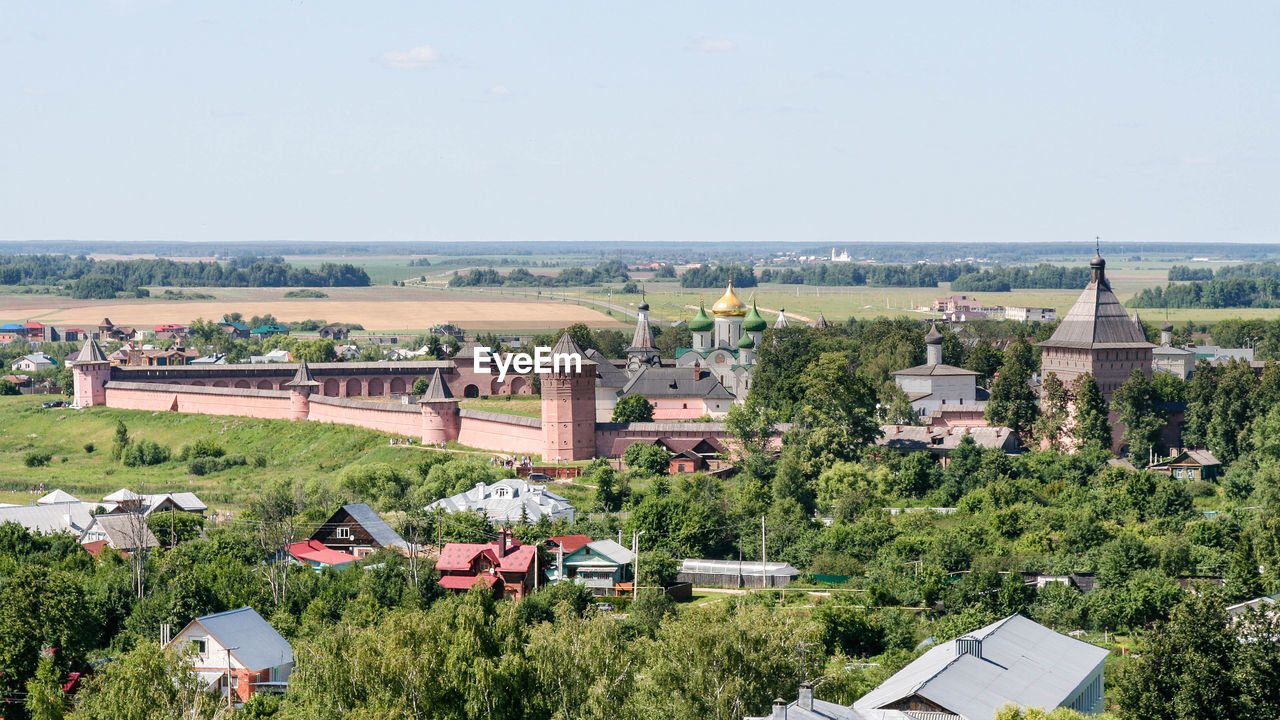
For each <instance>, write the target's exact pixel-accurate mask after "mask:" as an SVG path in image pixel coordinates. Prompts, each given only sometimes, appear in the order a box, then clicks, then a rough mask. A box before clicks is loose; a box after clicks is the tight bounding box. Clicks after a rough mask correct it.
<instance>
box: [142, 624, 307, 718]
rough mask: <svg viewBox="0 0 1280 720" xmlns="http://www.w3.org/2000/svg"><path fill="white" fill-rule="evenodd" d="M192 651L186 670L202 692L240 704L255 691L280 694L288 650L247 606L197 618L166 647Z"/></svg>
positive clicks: (290, 652) (286, 678) (290, 668)
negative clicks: (185, 647)
mask: <svg viewBox="0 0 1280 720" xmlns="http://www.w3.org/2000/svg"><path fill="white" fill-rule="evenodd" d="M187 644H190V645H192V646H193V648H192V652H193V657H192V665H193V666H194V667H193V669H194V670H195V672H196V674H197V675H198V676H199V677H200V679H201V681H203V683H204V685H205V687H207V688H209V689H211V690H214V691H216V692H217V693H218V694H219V695H221V696H222V697H227V694H228V692H230V693H231V697H232V701H233V702H235V703H236V704H240V703H243V702H244V701H246V700H248V699H249V698H250V697H252V696H253V694H254V693H258V692H284V690H285V688H287V687H288V684H289V675H290V673H292V672H293V648H291V647H290V646H289V641H287V640H285V639H284V638H283V637H281V635H280V633H278V632H276V629H275V628H273V627H271V625H270V624H269V623H268V622H267V621H266V620H263V619H262V616H261V615H259V614H258V613H257V611H255V610H254V609H253V608H251V607H242V608H238V609H236V610H228V611H226V612H221V613H215V614H213V615H205V616H203V617H198V618H196V619H195V620H192V621H191V622H190V623H188V624H187V626H186V627H185V628H183V629H182V632H180V633H178V634H177V636H175V637H174V638H173V640H172V641H171V642H170V643H169V644H168V645H167V646H166V647H182V646H183V645H187Z"/></svg>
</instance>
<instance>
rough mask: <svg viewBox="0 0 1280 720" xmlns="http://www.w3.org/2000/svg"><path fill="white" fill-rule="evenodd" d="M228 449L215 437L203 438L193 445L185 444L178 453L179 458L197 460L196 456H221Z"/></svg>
mask: <svg viewBox="0 0 1280 720" xmlns="http://www.w3.org/2000/svg"><path fill="white" fill-rule="evenodd" d="M226 452H227V451H226V450H224V449H223V448H222V446H221V445H219V444H218V441H217V440H214V439H213V438H202V439H200V440H197V441H196V442H195V443H194V444H192V445H184V446H183V448H182V452H181V453H179V454H178V459H179V460H183V461H186V460H195V459H196V458H220V457H222V456H223V455H225V454H226Z"/></svg>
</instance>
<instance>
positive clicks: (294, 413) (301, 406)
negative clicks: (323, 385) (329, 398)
mask: <svg viewBox="0 0 1280 720" xmlns="http://www.w3.org/2000/svg"><path fill="white" fill-rule="evenodd" d="M282 387H285V388H288V390H289V419H290V420H306V419H307V417H309V416H310V415H311V393H313V392H315V389H316V388H318V387H320V383H318V382H316V379H315V378H314V377H311V368H309V367H307V361H306V360H303V361H302V362H300V363H298V372H296V373H294V376H293V379H292V380H290V381H289V382H287V383H285V384H284V385H283V386H282Z"/></svg>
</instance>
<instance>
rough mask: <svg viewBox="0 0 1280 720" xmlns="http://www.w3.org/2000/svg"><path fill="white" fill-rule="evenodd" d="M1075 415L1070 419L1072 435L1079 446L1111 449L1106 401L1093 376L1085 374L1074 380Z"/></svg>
mask: <svg viewBox="0 0 1280 720" xmlns="http://www.w3.org/2000/svg"><path fill="white" fill-rule="evenodd" d="M1072 394H1073V395H1074V396H1075V413H1074V417H1072V421H1073V422H1072V433H1071V434H1072V435H1073V436H1074V437H1075V439H1076V440H1077V441H1079V443H1080V444H1081V445H1088V444H1089V443H1095V444H1097V445H1098V446H1099V447H1102V448H1104V449H1105V448H1110V447H1111V424H1110V423H1109V422H1107V401H1106V400H1105V399H1103V397H1102V391H1101V390H1099V389H1098V383H1097V381H1095V380H1094V379H1093V376H1092V375H1090V374H1088V373H1085V374H1084V375H1081V376H1079V377H1077V378H1076V381H1075V387H1074V392H1073V393H1072Z"/></svg>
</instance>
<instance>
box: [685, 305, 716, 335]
mask: <svg viewBox="0 0 1280 720" xmlns="http://www.w3.org/2000/svg"><path fill="white" fill-rule="evenodd" d="M714 326H715V322H713V321H712V320H711V318H710V317H709V316H708V315H707V309H706V308H704V307H702V306H701V305H699V306H698V314H697V315H694V316H693V319H692V320H690V321H689V330H691V331H692V332H707V331H709V330H710V329H711V328H712V327H714Z"/></svg>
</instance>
